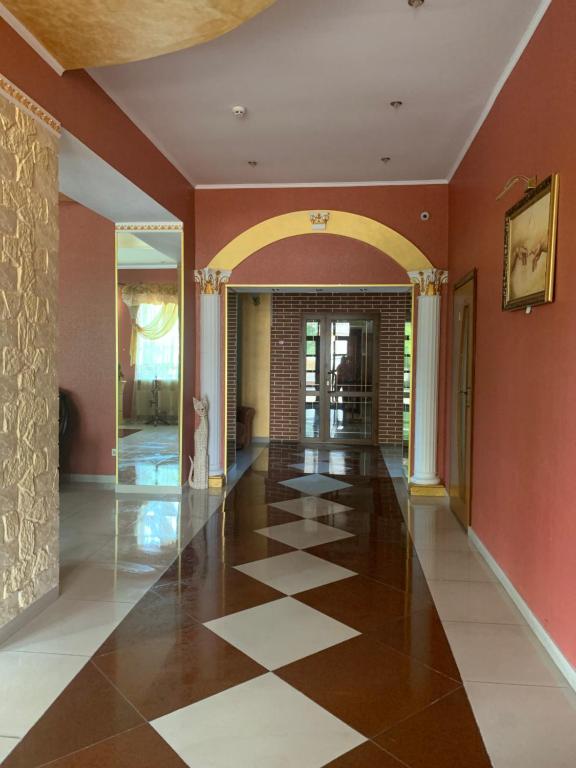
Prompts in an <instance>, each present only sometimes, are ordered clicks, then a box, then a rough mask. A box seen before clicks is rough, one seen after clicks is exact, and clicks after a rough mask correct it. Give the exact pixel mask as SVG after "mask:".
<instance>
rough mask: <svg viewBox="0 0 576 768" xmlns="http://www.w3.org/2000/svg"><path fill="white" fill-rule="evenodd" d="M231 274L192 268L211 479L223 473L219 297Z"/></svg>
mask: <svg viewBox="0 0 576 768" xmlns="http://www.w3.org/2000/svg"><path fill="white" fill-rule="evenodd" d="M231 274H232V273H231V272H230V271H229V270H214V269H209V268H208V267H205V268H204V269H196V270H194V279H195V280H196V282H197V283H200V397H206V399H207V400H208V476H209V477H214V478H220V477H222V476H223V475H224V469H223V465H222V458H221V454H222V451H221V448H222V445H221V442H222V373H221V372H222V361H221V355H220V352H221V345H222V339H221V334H220V312H221V305H220V296H221V293H222V287H223V285H224V283H226V282H228V280H229V279H230V275H231Z"/></svg>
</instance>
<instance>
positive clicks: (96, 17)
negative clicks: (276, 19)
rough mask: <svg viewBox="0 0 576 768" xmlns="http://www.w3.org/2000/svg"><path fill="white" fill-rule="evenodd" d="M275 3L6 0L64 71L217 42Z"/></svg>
mask: <svg viewBox="0 0 576 768" xmlns="http://www.w3.org/2000/svg"><path fill="white" fill-rule="evenodd" d="M274 2H276V0H90V2H86V0H3V5H4V6H5V7H6V8H7V9H8V10H9V11H10V12H11V13H12V14H13V15H14V16H16V18H17V19H18V20H19V21H20V22H21V23H22V24H24V26H25V27H26V28H27V29H28V30H29V31H30V32H31V33H32V34H33V35H34V37H36V39H37V40H38V41H39V42H40V43H42V45H43V46H44V47H45V48H46V49H47V50H48V51H49V52H50V53H51V54H52V55H53V56H54V57H55V58H56V59H57V60H58V62H59V63H60V64H61V65H62V67H63V68H64V69H80V68H83V67H102V66H106V65H109V64H125V63H127V62H130V61H141V60H143V59H151V58H153V57H154V56H160V55H161V54H164V53H173V52H174V51H180V50H182V49H183V48H190V47H191V46H193V45H198V44H199V43H205V42H207V41H208V40H213V39H214V38H216V37H219V36H220V35H223V34H225V33H226V32H229V31H230V30H232V29H234V28H235V27H238V26H240V24H243V23H244V22H245V21H248V19H251V18H252V17H253V16H255V15H256V14H257V13H260V11H263V10H264V9H266V8H268V7H269V6H271V5H272V4H273V3H274Z"/></svg>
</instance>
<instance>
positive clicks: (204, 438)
mask: <svg viewBox="0 0 576 768" xmlns="http://www.w3.org/2000/svg"><path fill="white" fill-rule="evenodd" d="M194 410H195V411H196V413H197V414H198V416H200V424H199V425H198V428H197V429H196V432H195V433H194V460H192V457H191V456H189V457H188V458H189V459H190V472H189V474H188V484H189V485H190V487H191V488H194V489H195V490H204V489H205V488H208V400H207V399H206V397H205V396H204V397H203V398H202V400H196V398H194Z"/></svg>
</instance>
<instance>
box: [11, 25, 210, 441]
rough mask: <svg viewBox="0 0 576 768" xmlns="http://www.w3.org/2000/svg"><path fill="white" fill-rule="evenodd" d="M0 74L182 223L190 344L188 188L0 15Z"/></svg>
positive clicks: (187, 435)
mask: <svg viewBox="0 0 576 768" xmlns="http://www.w3.org/2000/svg"><path fill="white" fill-rule="evenodd" d="M0 72H1V73H2V74H3V75H4V76H5V77H7V78H8V79H9V80H11V81H12V82H13V83H14V85H16V86H17V87H18V88H21V89H22V90H23V91H24V92H25V93H26V94H27V95H28V96H30V97H31V98H32V99H34V100H35V101H37V102H38V104H40V105H41V106H42V107H44V108H45V109H46V110H48V112H50V113H51V114H52V115H54V116H55V117H56V118H57V119H58V120H60V121H61V123H62V126H63V128H65V129H66V130H67V131H69V132H70V133H71V134H73V135H74V136H75V137H76V138H78V139H79V140H80V141H82V142H83V143H84V144H85V145H86V146H88V147H90V149H92V150H93V151H94V152H96V154H97V155H99V156H100V157H102V158H103V159H104V160H105V161H106V162H107V163H109V164H110V165H111V166H112V167H113V168H116V170H118V171H119V172H120V173H122V174H123V175H124V176H125V177H126V178H128V179H130V181H132V182H133V183H134V184H136V185H137V186H138V187H140V189H142V190H143V191H144V192H146V193H147V194H148V195H150V197H152V198H154V199H155V200H157V201H158V202H159V203H160V204H161V205H163V206H164V207H165V208H166V209H167V210H169V211H170V212H171V213H173V214H174V215H175V216H177V217H178V218H179V219H181V221H182V222H183V224H184V297H183V303H184V323H183V333H184V345H185V347H186V348H187V349H192V348H193V346H194V344H195V327H194V302H195V290H194V274H193V267H194V192H193V189H192V187H191V185H190V183H189V182H188V181H187V180H186V179H185V178H184V177H183V176H182V174H181V173H180V172H179V171H178V170H177V169H176V168H175V167H174V166H173V165H172V164H171V163H170V162H169V161H168V160H167V159H166V157H164V155H163V154H162V153H161V152H160V150H158V149H157V148H156V147H155V146H154V145H153V144H152V142H151V141H150V140H149V139H148V138H146V136H145V135H144V134H143V133H142V132H141V131H140V130H139V129H138V128H137V127H136V125H135V124H134V123H133V122H132V121H131V120H130V118H129V117H128V116H127V115H126V114H125V113H124V112H122V110H121V109H120V108H119V107H118V106H116V104H115V103H114V102H113V101H112V99H111V98H110V97H109V96H108V95H107V94H106V93H105V92H104V91H103V90H102V89H101V88H100V86H99V85H97V83H96V82H95V81H94V80H93V79H92V78H91V77H90V75H89V74H88V73H87V72H85V71H84V70H74V71H71V72H65V73H64V74H63V75H62V76H60V75H58V74H57V73H56V72H54V70H53V69H51V68H50V67H49V66H48V64H46V62H45V61H44V60H43V59H42V58H41V57H40V56H38V54H36V53H35V52H34V51H33V50H32V48H30V46H29V45H28V44H27V43H26V42H25V41H24V40H23V39H22V38H21V37H20V36H19V35H18V34H17V33H16V32H14V30H13V29H12V28H11V27H10V26H9V25H8V24H6V22H5V21H4V20H3V19H0ZM183 373H184V381H185V384H188V382H193V381H194V355H187V356H185V361H184V372H183ZM193 420H194V409H193V404H192V386H191V385H188V386H185V394H184V413H183V436H184V446H183V447H184V453H185V455H187V452H189V451H191V450H192V445H193V441H194V432H193V423H194V422H193Z"/></svg>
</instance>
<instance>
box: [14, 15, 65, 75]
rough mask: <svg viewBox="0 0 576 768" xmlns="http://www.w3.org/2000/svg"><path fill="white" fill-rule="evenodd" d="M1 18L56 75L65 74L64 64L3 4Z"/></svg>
mask: <svg viewBox="0 0 576 768" xmlns="http://www.w3.org/2000/svg"><path fill="white" fill-rule="evenodd" d="M0 18H2V19H4V21H5V22H6V24H8V25H9V26H11V27H12V29H13V30H14V32H16V34H18V35H20V37H21V38H22V40H24V42H25V43H28V45H29V46H30V48H32V50H33V51H35V52H36V53H37V54H38V56H40V57H41V58H42V59H44V61H45V62H46V64H48V66H49V67H51V68H52V69H53V70H54V72H56V74H58V75H60V76H62V75H63V74H64V67H63V66H62V64H60V62H59V61H58V59H57V58H56V57H55V56H53V55H52V54H51V53H50V51H49V50H48V49H47V48H45V47H44V46H43V45H42V43H41V42H40V41H39V40H38V38H36V37H34V35H33V34H32V33H31V32H30V31H29V30H28V28H27V27H25V26H24V24H22V22H21V21H19V20H18V19H17V18H16V16H14V14H13V13H10V11H9V10H8V8H6V7H5V6H4V5H3V4H2V3H0Z"/></svg>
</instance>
